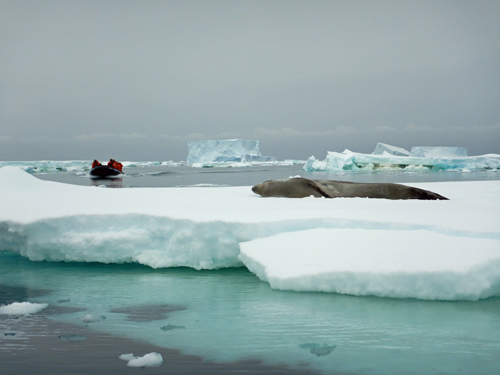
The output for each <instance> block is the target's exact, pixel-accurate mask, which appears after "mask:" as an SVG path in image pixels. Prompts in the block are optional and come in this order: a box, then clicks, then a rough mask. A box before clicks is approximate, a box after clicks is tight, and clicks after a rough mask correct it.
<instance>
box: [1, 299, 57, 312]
mask: <svg viewBox="0 0 500 375" xmlns="http://www.w3.org/2000/svg"><path fill="white" fill-rule="evenodd" d="M48 306H49V305H48V304H46V303H31V302H14V303H11V304H10V305H2V306H0V315H29V314H36V313H38V312H40V311H42V310H43V309H45V308H47V307H48Z"/></svg>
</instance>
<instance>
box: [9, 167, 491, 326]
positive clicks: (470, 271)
mask: <svg viewBox="0 0 500 375" xmlns="http://www.w3.org/2000/svg"><path fill="white" fill-rule="evenodd" d="M409 185H411V186H415V187H418V188H422V189H427V190H432V191H435V192H436V193H438V194H441V195H444V196H446V197H448V198H449V199H450V200H449V201H418V200H415V201H411V200H403V201H392V200H385V199H366V198H336V199H321V198H303V199H286V198H261V197H259V196H257V195H255V194H254V193H253V192H252V191H251V188H250V187H249V186H243V187H241V186H237V187H204V188H196V187H193V188H189V189H183V188H154V189H148V188H134V189H99V188H95V187H90V186H76V185H67V184H62V183H57V182H50V181H43V180H40V179H37V178H36V177H34V176H32V175H30V174H28V173H26V172H24V171H22V170H20V169H19V168H15V167H4V168H0V207H2V209H1V210H0V251H10V252H14V253H18V254H20V255H22V256H24V257H26V258H28V259H30V260H32V261H52V262H101V263H139V264H143V265H146V266H150V267H152V268H167V267H191V268H194V269H198V270H201V269H207V270H210V269H219V268H225V267H242V266H246V267H247V268H248V269H249V270H251V271H252V272H254V273H255V274H256V275H257V276H258V277H259V278H261V279H262V280H266V282H268V283H269V284H270V285H271V287H272V288H276V289H286V290H296V291H304V290H307V291H317V292H320V291H323V292H329V293H345V294H351V295H357V296H364V295H374V296H380V297H392V298H419V299H427V300H436V299H439V300H470V301H475V300H478V299H482V298H487V297H491V296H498V295H500V266H499V265H500V264H499V256H498V255H497V254H500V227H499V226H498V223H499V222H500V200H499V199H498V191H500V181H495V180H493V181H473V182H472V181H467V182H464V181H462V182H438V183H418V184H417V183H415V184H409ZM401 244H405V246H402V245H401ZM472 249H473V250H472ZM304 257H305V258H304ZM156 329H157V328H156Z"/></svg>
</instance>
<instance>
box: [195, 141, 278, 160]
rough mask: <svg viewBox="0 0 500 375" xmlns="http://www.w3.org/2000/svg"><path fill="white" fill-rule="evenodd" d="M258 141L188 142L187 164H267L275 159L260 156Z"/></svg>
mask: <svg viewBox="0 0 500 375" xmlns="http://www.w3.org/2000/svg"><path fill="white" fill-rule="evenodd" d="M259 144H260V142H259V141H249V140H243V139H223V140H206V141H192V142H188V156H187V161H188V163H220V162H252V161H259V162H269V161H275V160H276V159H275V158H273V157H270V156H262V154H261V152H260V149H259Z"/></svg>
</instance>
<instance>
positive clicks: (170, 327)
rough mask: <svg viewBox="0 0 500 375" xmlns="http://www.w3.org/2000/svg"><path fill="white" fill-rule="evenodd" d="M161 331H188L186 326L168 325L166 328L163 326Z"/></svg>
mask: <svg viewBox="0 0 500 375" xmlns="http://www.w3.org/2000/svg"><path fill="white" fill-rule="evenodd" d="M160 329H161V330H162V331H173V330H174V329H186V327H185V326H176V325H175V324H167V325H164V326H161V327H160Z"/></svg>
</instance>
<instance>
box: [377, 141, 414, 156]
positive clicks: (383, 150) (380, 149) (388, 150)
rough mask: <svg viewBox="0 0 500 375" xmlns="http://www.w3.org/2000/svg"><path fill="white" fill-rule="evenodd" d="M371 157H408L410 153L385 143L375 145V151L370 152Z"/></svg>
mask: <svg viewBox="0 0 500 375" xmlns="http://www.w3.org/2000/svg"><path fill="white" fill-rule="evenodd" d="M372 154H373V155H384V154H389V155H396V156H409V155H410V152H409V151H407V150H405V149H404V148H401V147H396V146H391V145H388V144H385V143H380V142H379V143H377V146H376V147H375V151H373V152H372Z"/></svg>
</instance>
